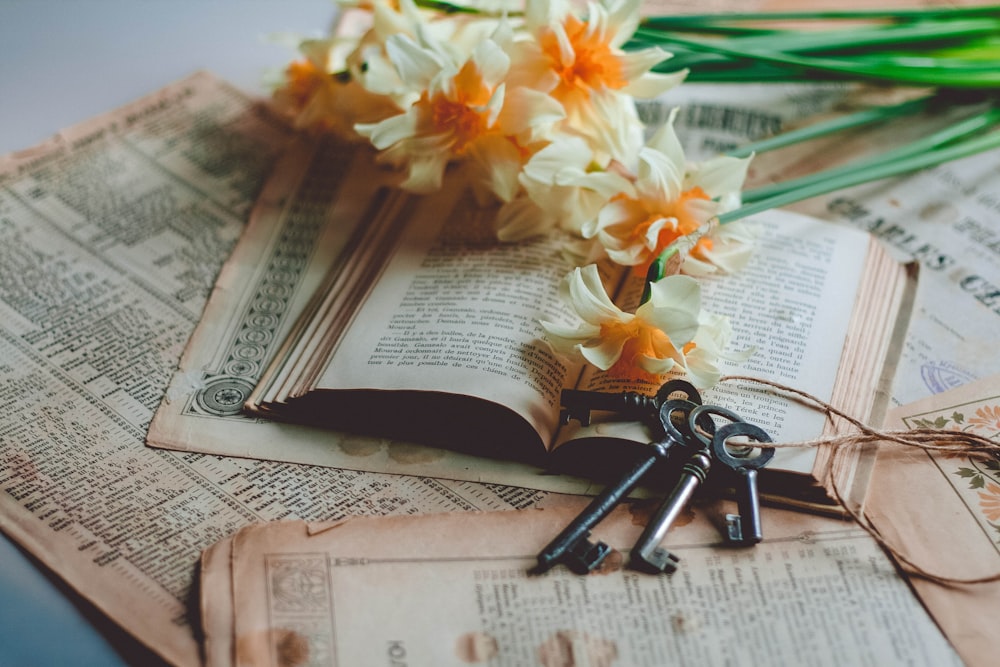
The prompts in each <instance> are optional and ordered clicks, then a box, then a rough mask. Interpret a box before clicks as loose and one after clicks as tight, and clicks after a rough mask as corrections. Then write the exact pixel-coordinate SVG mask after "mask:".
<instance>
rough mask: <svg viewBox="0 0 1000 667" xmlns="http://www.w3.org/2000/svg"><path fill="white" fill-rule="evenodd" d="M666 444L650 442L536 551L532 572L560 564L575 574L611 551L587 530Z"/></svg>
mask: <svg viewBox="0 0 1000 667" xmlns="http://www.w3.org/2000/svg"><path fill="white" fill-rule="evenodd" d="M668 449H669V446H668V445H666V444H663V443H652V444H651V445H650V447H649V452H648V453H647V454H645V455H643V456H641V457H640V458H639V460H638V461H636V463H635V465H633V466H632V467H631V468H630V469H629V470H628V472H626V473H625V474H624V475H623V476H622V477H621V479H619V480H618V482H617V483H615V484H611V485H609V486H606V487H605V488H604V490H603V491H601V493H600V494H598V495H597V496H595V497H594V499H593V500H592V501H590V504H589V505H587V507H586V508H584V510H583V511H582V512H581V513H580V514H579V515H578V516H577V517H576V518H575V519H574V520H573V521H571V522H570V524H569V525H568V526H566V528H564V529H563V531H562V532H561V533H559V534H558V535H557V536H556V537H555V539H554V540H552V541H551V542H549V544H548V545H547V546H546V547H545V548H544V549H542V551H541V552H540V553H539V554H538V563H537V564H536V565H535V567H534V568H532V570H531V573H532V574H541V573H543V572H546V571H548V570H549V569H550V568H552V567H553V566H554V565H556V564H557V563H560V562H561V563H563V564H565V565H566V567H568V568H569V569H570V570H572V571H573V572H575V573H577V574H587V573H588V572H593V571H594V570H595V569H597V567H598V566H599V565H600V564H601V563H602V562H603V561H604V559H605V558H606V557H607V555H608V554H609V553H610V552H611V547H609V546H608V545H607V544H605V543H604V542H600V541H598V542H597V543H596V544H595V543H593V542H591V541H590V540H589V539H588V538H589V537H590V531H591V529H593V527H594V526H596V525H597V524H598V523H599V522H600V521H601V520H602V519H604V517H606V516H607V515H608V514H609V513H610V512H611V510H612V509H614V507H615V505H617V504H618V503H619V502H621V500H622V498H624V497H625V496H626V495H628V494H629V492H631V491H632V489H634V488H635V487H636V485H637V484H638V483H639V480H640V479H642V478H643V476H644V475H645V474H646V473H647V472H649V470H650V468H652V467H653V466H654V465H656V464H657V463H658V462H660V461H662V460H664V459H665V458H666V457H667V450H668Z"/></svg>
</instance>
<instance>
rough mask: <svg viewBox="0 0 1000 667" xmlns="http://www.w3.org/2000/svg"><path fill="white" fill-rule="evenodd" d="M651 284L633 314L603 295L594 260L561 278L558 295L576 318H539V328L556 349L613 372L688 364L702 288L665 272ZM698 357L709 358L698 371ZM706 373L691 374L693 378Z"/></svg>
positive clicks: (632, 373) (655, 372)
mask: <svg viewBox="0 0 1000 667" xmlns="http://www.w3.org/2000/svg"><path fill="white" fill-rule="evenodd" d="M651 288H652V296H651V298H650V299H649V301H647V302H646V303H644V304H642V305H641V306H639V308H638V309H637V310H636V312H635V314H632V313H626V312H624V311H622V310H621V309H620V308H618V306H616V305H615V304H614V303H612V301H611V299H610V298H609V297H608V295H607V292H606V291H605V290H604V285H603V284H602V282H601V277H600V275H599V273H598V270H597V266H596V265H594V264H590V265H588V266H586V267H584V268H582V269H581V268H576V269H574V270H573V271H572V272H571V273H570V274H569V275H568V276H567V277H566V279H565V281H564V283H563V294H564V299H565V300H566V302H567V305H568V306H569V307H570V309H571V310H572V311H573V313H574V314H575V315H576V318H577V322H576V323H575V324H573V325H562V324H557V323H553V322H542V323H541V324H542V328H543V329H544V330H545V333H546V336H547V339H548V341H549V342H550V344H551V345H552V347H553V348H554V349H555V350H557V351H559V352H562V353H566V354H579V355H580V356H582V357H583V358H584V359H585V360H586V361H588V362H589V363H591V364H593V365H594V366H596V367H597V368H599V369H601V370H605V371H609V372H611V373H613V374H615V375H618V376H623V377H649V376H657V377H658V376H662V375H664V374H666V373H668V372H669V371H671V370H672V369H674V368H675V366H680V367H681V368H687V365H686V360H685V353H688V352H693V351H694V350H696V349H698V343H697V342H696V337H697V334H698V333H699V328H700V326H701V325H700V322H699V311H700V309H701V287H700V285H699V284H698V283H697V281H695V280H694V279H693V278H690V277H688V276H668V277H667V278H664V279H663V280H660V281H657V282H656V283H654V284H653V285H652V286H651ZM705 340H706V342H711V340H712V338H711V336H709V337H706V338H705ZM711 351H712V350H711V349H710V348H709V349H706V351H705V355H708V354H710V353H711ZM703 361H708V360H707V359H704V360H700V361H698V365H697V370H702V369H703V368H704V365H703V363H702V362H703ZM710 375H711V374H710V373H699V374H698V375H692V382H696V381H697V382H698V383H702V381H703V380H704V379H708V378H710ZM702 386H704V385H702Z"/></svg>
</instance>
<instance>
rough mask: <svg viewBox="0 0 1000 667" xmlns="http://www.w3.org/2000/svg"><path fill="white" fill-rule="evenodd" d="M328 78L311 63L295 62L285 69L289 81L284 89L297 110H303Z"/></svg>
mask: <svg viewBox="0 0 1000 667" xmlns="http://www.w3.org/2000/svg"><path fill="white" fill-rule="evenodd" d="M327 76H328V75H327V74H326V73H325V72H322V71H320V69H319V68H318V67H316V65H314V64H313V63H312V62H311V61H309V60H295V61H293V62H292V63H291V64H289V65H288V68H287V69H285V77H286V78H287V80H288V83H287V84H286V85H285V88H284V91H285V94H287V95H288V97H289V99H290V100H291V102H292V104H293V105H294V106H295V108H297V109H301V108H302V107H304V106H305V105H306V103H307V102H308V101H309V98H310V97H312V95H313V93H314V92H315V91H316V89H317V88H319V86H320V85H322V83H323V82H324V80H325V79H326V78H327Z"/></svg>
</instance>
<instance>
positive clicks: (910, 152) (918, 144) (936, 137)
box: [743, 108, 1000, 204]
mask: <svg viewBox="0 0 1000 667" xmlns="http://www.w3.org/2000/svg"><path fill="white" fill-rule="evenodd" d="M998 122H1000V109H998V108H991V109H988V110H986V111H984V112H982V113H980V114H976V115H975V116H972V117H971V118H966V119H964V120H962V121H959V122H958V123H955V124H954V125H951V126H949V127H946V128H944V129H943V130H939V131H937V132H935V133H933V134H930V135H928V136H925V137H921V138H920V139H917V140H915V141H912V142H910V143H909V144H906V145H905V146H900V147H898V148H895V149H892V150H887V151H883V152H881V153H879V154H878V155H876V156H875V157H872V158H869V159H866V160H860V161H855V162H851V163H849V164H845V165H841V166H839V167H835V168H832V169H826V170H824V171H820V172H817V173H815V174H809V175H807V176H801V177H799V178H793V179H791V180H788V181H783V182H781V183H774V184H772V185H766V186H762V187H759V188H754V189H752V190H746V191H744V192H743V203H744V204H749V203H753V202H755V201H760V200H762V199H770V198H771V197H776V196H778V195H780V194H782V193H784V192H788V191H790V190H798V189H800V188H806V187H812V186H813V185H814V184H816V183H821V182H823V181H825V180H828V179H831V178H838V177H840V176H841V175H844V174H849V173H851V172H857V171H859V170H867V169H870V168H872V167H875V166H878V165H883V164H888V163H891V162H897V161H901V160H907V159H909V158H911V157H913V156H919V155H920V154H921V153H927V152H931V151H933V150H934V149H937V148H938V147H939V146H944V145H946V144H948V143H951V142H953V141H955V140H957V139H961V138H962V137H966V136H968V135H970V134H974V133H976V132H980V131H982V130H985V129H988V128H990V127H992V126H993V125H995V124H996V123H998Z"/></svg>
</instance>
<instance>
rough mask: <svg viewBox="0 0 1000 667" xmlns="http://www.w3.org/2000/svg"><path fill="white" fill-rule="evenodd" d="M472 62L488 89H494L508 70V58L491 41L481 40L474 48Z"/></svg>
mask: <svg viewBox="0 0 1000 667" xmlns="http://www.w3.org/2000/svg"><path fill="white" fill-rule="evenodd" d="M472 60H473V62H475V63H476V66H477V67H479V71H480V73H481V74H482V77H483V82H484V83H485V84H486V85H487V86H489V87H490V88H494V87H496V86H497V85H498V84H499V83H500V82H501V81H503V78H504V76H506V74H507V70H508V69H510V56H508V55H507V54H506V53H504V51H503V49H501V48H500V47H499V46H498V45H497V43H496V42H494V41H493V40H491V39H487V40H483V41H482V42H480V43H479V45H478V46H476V50H475V51H474V52H473V54H472Z"/></svg>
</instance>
